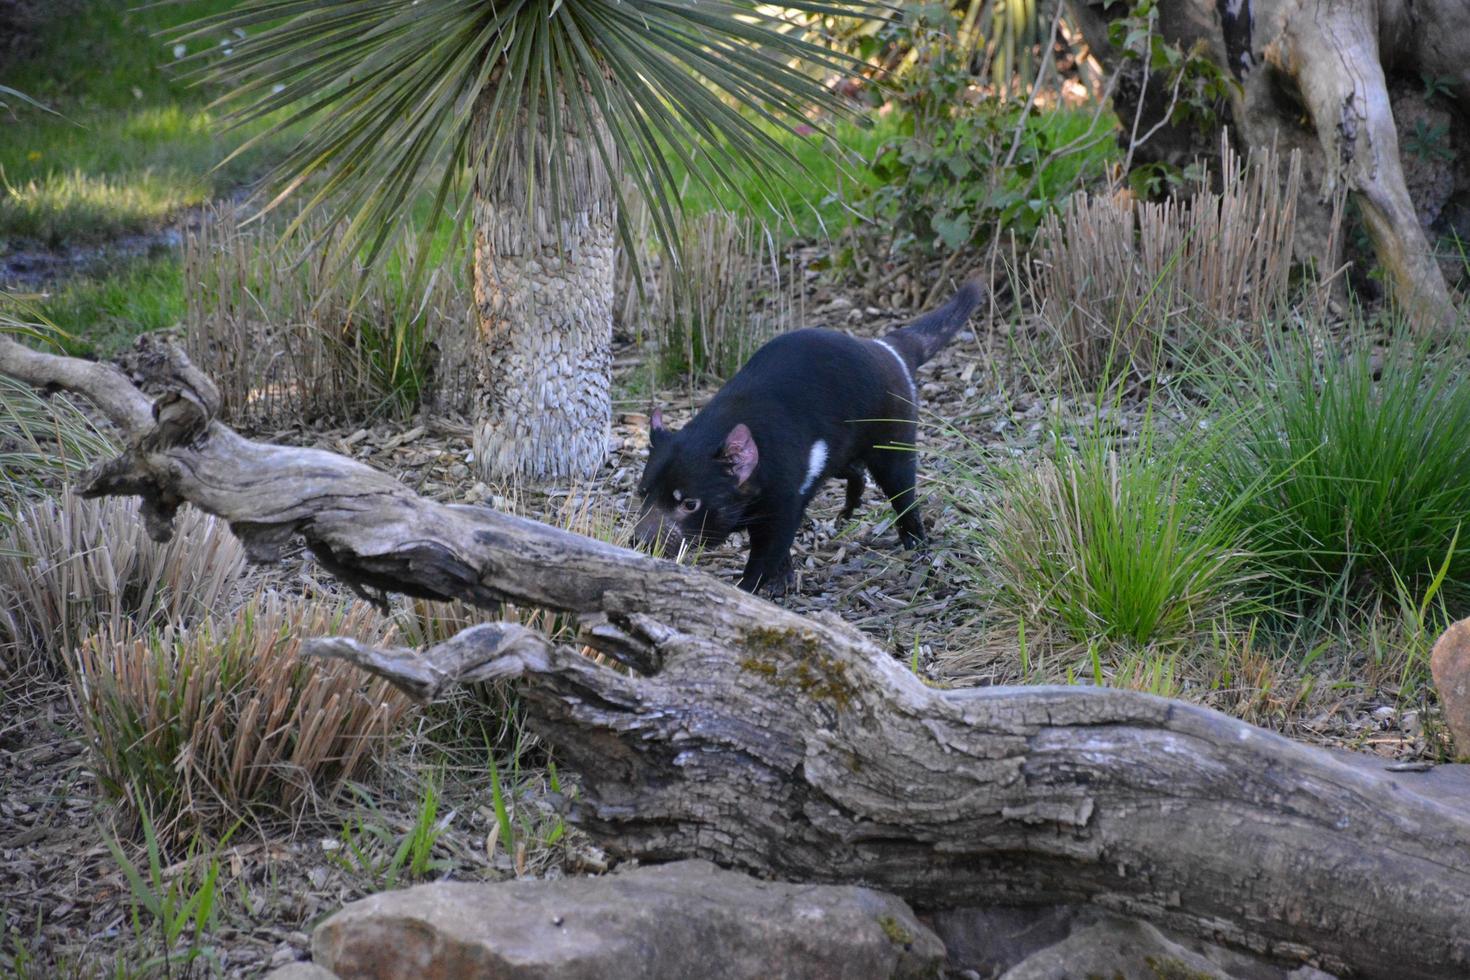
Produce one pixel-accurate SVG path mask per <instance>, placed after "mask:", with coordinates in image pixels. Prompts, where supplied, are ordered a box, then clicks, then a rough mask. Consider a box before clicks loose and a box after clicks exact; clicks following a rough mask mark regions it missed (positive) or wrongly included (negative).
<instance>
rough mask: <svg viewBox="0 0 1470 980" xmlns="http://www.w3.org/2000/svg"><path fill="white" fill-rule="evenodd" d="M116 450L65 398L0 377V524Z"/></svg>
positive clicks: (108, 438)
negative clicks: (46, 395) (17, 508)
mask: <svg viewBox="0 0 1470 980" xmlns="http://www.w3.org/2000/svg"><path fill="white" fill-rule="evenodd" d="M116 454H117V444H116V443H115V442H114V441H113V440H112V438H111V436H109V435H108V434H107V433H106V432H105V431H104V430H103V429H102V428H101V427H100V426H99V425H98V424H97V423H95V422H93V421H92V419H91V418H90V417H89V416H88V415H87V414H86V413H85V412H83V411H82V410H81V408H79V407H78V406H77V404H76V403H75V402H73V401H72V400H71V399H70V398H69V397H68V396H66V395H63V394H55V395H52V396H50V397H45V396H43V395H41V394H39V393H37V392H36V390H35V389H33V388H32V387H31V386H30V385H28V384H25V383H24V382H21V381H17V380H15V379H14V378H10V377H4V376H0V525H4V524H8V523H10V522H11V521H12V515H11V513H10V512H11V511H12V510H13V509H14V508H15V507H17V506H19V505H20V503H21V502H22V501H24V500H27V499H30V498H33V497H35V496H37V495H39V494H41V493H45V492H52V491H55V490H58V489H60V487H61V485H62V484H63V483H64V482H65V481H66V480H68V479H70V478H71V477H74V476H76V475H77V474H78V473H80V472H81V471H82V469H84V468H85V467H87V466H90V465H91V464H93V463H97V462H101V461H102V460H105V459H110V458H111V457H112V456H114V455H116Z"/></svg>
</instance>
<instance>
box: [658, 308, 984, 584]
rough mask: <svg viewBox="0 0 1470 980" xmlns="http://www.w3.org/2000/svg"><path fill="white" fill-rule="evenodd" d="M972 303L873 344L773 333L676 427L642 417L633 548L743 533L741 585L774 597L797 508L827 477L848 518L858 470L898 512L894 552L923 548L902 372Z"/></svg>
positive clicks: (785, 576) (952, 328)
mask: <svg viewBox="0 0 1470 980" xmlns="http://www.w3.org/2000/svg"><path fill="white" fill-rule="evenodd" d="M981 296H982V291H981V289H980V287H979V286H978V285H977V284H975V283H973V282H970V283H966V284H965V285H964V286H962V287H961V288H960V290H959V292H957V293H956V294H955V296H954V298H952V299H951V300H950V301H949V302H948V303H946V304H945V305H944V306H942V307H940V308H939V309H937V310H933V311H931V312H929V313H926V314H925V315H924V316H922V317H920V318H919V319H918V320H916V321H914V322H913V323H912V324H910V325H909V326H907V327H904V328H902V329H900V330H895V331H893V332H892V333H890V334H887V335H886V336H884V337H883V338H881V339H879V340H860V339H858V338H857V337H850V336H848V335H847V334H843V333H837V332H836V331H832V330H798V331H795V332H793V333H788V334H783V335H781V336H779V337H777V338H775V339H774V340H772V341H770V342H769V343H767V344H766V345H765V346H763V347H761V349H760V350H758V351H756V352H755V355H754V356H752V357H751V359H750V360H749V361H748V362H747V363H746V365H745V366H744V367H743V368H741V369H740V371H739V373H738V374H736V375H735V377H733V378H731V379H730V381H729V383H728V384H726V385H725V386H724V387H723V388H721V389H720V390H719V392H718V393H717V394H716V395H715V397H714V398H713V399H712V400H711V401H710V403H709V404H708V405H706V406H705V407H704V409H703V410H702V411H701V412H700V413H699V414H698V415H696V416H695V417H694V418H693V420H692V421H690V422H689V424H688V425H686V426H684V428H682V429H679V430H678V431H673V430H670V429H668V428H667V427H665V425H664V421H663V414H662V413H661V412H659V411H654V412H653V414H652V417H651V420H650V432H649V441H650V450H649V455H648V466H647V467H646V468H645V470H644V472H643V479H642V480H641V481H640V482H639V485H638V492H639V494H641V495H642V497H643V504H642V509H641V511H640V514H639V520H638V525H637V527H636V528H635V531H634V534H635V536H636V537H637V539H638V540H639V541H640V542H641V543H643V544H645V545H649V546H652V547H655V548H657V547H660V546H663V545H668V544H672V545H678V544H681V543H683V542H690V543H699V544H704V545H716V544H719V543H720V542H721V541H723V540H724V539H725V538H726V537H728V536H729V535H730V534H731V533H732V532H734V531H737V530H742V529H743V530H748V531H749V532H750V558H749V559H748V560H747V561H746V563H745V572H744V574H743V575H741V576H740V587H741V588H742V589H745V590H747V591H755V590H756V589H760V590H761V591H763V592H769V593H771V594H774V595H780V594H783V593H785V592H786V591H787V589H788V588H790V585H791V580H792V572H791V544H792V542H793V541H794V540H795V539H796V531H797V528H798V527H799V525H800V523H801V517H802V514H803V513H804V512H805V511H806V506H807V504H808V503H810V502H811V499H812V497H814V496H816V493H817V491H818V490H819V489H820V488H821V486H822V483H823V482H824V481H825V480H827V479H828V478H829V477H833V476H839V475H840V476H843V477H846V479H847V506H846V508H845V509H844V510H843V512H842V518H843V520H847V519H848V518H850V517H851V516H852V513H853V511H854V510H856V509H857V506H858V504H859V503H860V502H861V500H862V494H863V469H864V468H865V467H866V469H867V471H868V472H869V473H871V474H872V475H873V480H874V482H876V483H877V484H878V487H879V489H881V490H882V491H883V493H884V494H885V495H886V496H887V497H888V499H889V500H890V501H891V502H892V504H893V509H894V511H896V512H897V514H898V533H899V538H900V539H901V540H902V542H903V544H904V546H905V547H909V548H912V547H916V546H918V545H920V544H922V543H923V541H924V524H923V521H922V520H921V519H920V517H919V508H918V503H917V500H916V494H915V492H914V479H915V469H916V467H915V457H914V452H913V449H912V447H913V445H914V441H915V435H916V433H917V422H918V417H919V413H918V400H919V398H918V389H917V388H916V387H915V384H914V372H915V370H917V368H918V367H919V365H920V364H923V363H924V362H925V361H927V360H928V359H929V358H931V357H933V356H934V355H935V353H937V352H938V351H939V349H940V348H941V347H943V346H944V345H945V344H946V343H948V342H949V340H950V338H952V337H953V336H954V335H955V333H957V332H958V331H959V329H960V327H962V326H963V325H964V324H965V322H966V321H967V320H968V319H969V318H970V314H971V312H973V311H974V309H975V306H976V305H977V304H978V303H979V302H980V298H981Z"/></svg>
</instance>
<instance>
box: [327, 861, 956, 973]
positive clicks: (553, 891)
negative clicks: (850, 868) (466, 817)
mask: <svg viewBox="0 0 1470 980" xmlns="http://www.w3.org/2000/svg"><path fill="white" fill-rule="evenodd" d="M312 951H313V956H314V959H315V960H316V962H317V963H318V964H320V965H322V966H324V967H327V968H328V969H330V970H332V971H333V972H334V973H335V974H336V975H337V976H338V977H341V978H342V980H353V978H357V977H383V978H388V977H415V978H421V980H434V978H456V980H458V978H466V980H468V978H474V977H495V978H532V977H534V978H538V980H539V978H551V977H555V978H558V980H562V978H565V980H576V978H587V980H600V978H604V977H633V976H636V977H642V978H658V977H668V978H671V980H683V978H687V977H698V978H701V980H714V978H727V977H728V978H737V977H741V978H745V977H748V978H751V980H756V978H760V980H766V978H773V980H774V978H778V977H790V978H793V980H796V978H814V980H815V978H823V977H832V978H839V977H840V978H852V980H856V978H862V977H924V976H936V975H937V974H938V972H939V969H940V967H941V966H942V964H943V962H944V956H945V953H944V946H943V944H942V943H940V941H939V938H938V937H937V936H935V935H934V934H933V933H932V932H930V931H929V930H928V929H927V928H925V927H924V926H923V925H921V924H920V923H919V921H918V919H917V918H915V916H914V913H913V912H912V911H911V910H910V909H909V907H908V906H907V905H905V904H904V903H903V902H902V901H901V900H899V899H898V898H896V897H894V896H892V895H887V894H884V893H882V892H876V891H871V890H869V889H866V888H856V887H850V886H832V885H792V884H780V883H775V882H764V881H758V880H756V879H754V878H751V877H748V876H746V875H742V874H738V873H736V872H731V871H722V870H720V869H718V868H716V867H715V866H714V865H712V864H710V863H708V862H705V861H681V862H678V863H676V864H666V865H660V866H657V867H651V868H639V869H637V870H635V871H631V872H628V873H626V874H617V875H610V876H607V877H602V878H569V879H561V880H556V881H512V882H501V883H495V884H479V883H461V882H443V883H437V884H432V885H420V886H418V887H416V888H410V889H406V890H403V891H395V892H385V893H383V894H379V895H373V896H371V897H369V898H366V899H363V900H362V901H359V902H354V903H352V904H351V905H348V906H346V907H345V908H343V909H342V911H340V912H338V913H337V914H336V915H333V916H332V917H331V918H329V919H327V920H326V921H325V922H323V923H322V924H321V925H320V926H319V927H318V928H317V930H316V934H315V936H314V937H313V940H312Z"/></svg>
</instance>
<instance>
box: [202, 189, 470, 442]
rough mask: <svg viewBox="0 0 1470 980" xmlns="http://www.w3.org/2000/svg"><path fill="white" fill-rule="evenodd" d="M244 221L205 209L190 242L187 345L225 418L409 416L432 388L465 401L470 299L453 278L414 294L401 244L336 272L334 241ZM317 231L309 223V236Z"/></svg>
mask: <svg viewBox="0 0 1470 980" xmlns="http://www.w3.org/2000/svg"><path fill="white" fill-rule="evenodd" d="M242 221H243V218H242V216H241V215H240V214H239V213H238V212H237V211H236V210H235V209H234V208H233V207H231V206H229V205H222V206H219V207H217V208H213V209H210V210H209V211H208V212H207V213H206V215H205V220H204V221H202V222H201V223H200V226H199V228H198V229H197V230H194V231H191V232H190V233H189V234H188V235H187V237H186V238H185V241H184V276H185V279H184V281H185V283H186V289H185V294H186V297H187V312H186V318H185V343H186V348H187V351H188V354H189V357H190V358H191V359H192V360H193V361H194V363H195V364H197V365H198V366H199V367H200V368H201V369H202V370H203V371H204V372H205V373H206V374H208V375H210V377H212V378H213V379H214V381H215V383H216V384H218V385H219V387H220V391H221V392H222V393H223V394H224V396H225V415H226V418H227V420H228V421H229V422H231V423H232V424H236V425H245V426H250V427H256V428H268V427H270V426H274V425H283V424H287V423H291V422H295V421H318V420H337V421H340V420H344V419H351V420H359V419H366V418H372V417H376V416H380V415H389V416H406V415H410V414H412V412H413V410H414V409H416V408H417V407H418V406H419V404H420V403H421V401H422V400H423V399H424V398H426V397H427V396H428V394H429V392H430V389H432V390H434V391H436V392H437V393H438V396H439V399H440V402H439V403H440V404H441V406H442V407H450V408H459V407H461V406H460V405H459V403H458V402H456V401H455V399H456V398H457V397H458V393H460V392H461V391H462V389H463V380H464V376H463V367H462V365H463V364H465V363H466V362H465V361H464V360H463V358H459V357H456V356H455V352H456V351H459V350H461V349H462V347H463V343H464V340H463V338H462V336H461V335H462V334H463V332H464V329H465V324H466V323H467V322H468V320H469V309H470V306H469V296H468V292H467V291H466V290H465V289H464V288H463V287H462V286H461V285H460V284H459V281H458V280H457V279H456V278H455V277H454V276H452V275H449V274H447V273H439V274H436V275H434V277H433V278H432V279H431V280H430V282H429V288H428V290H427V295H423V294H418V295H415V294H413V293H412V291H411V290H410V289H409V285H410V281H411V278H412V267H413V263H412V260H411V258H410V256H409V255H408V254H407V253H406V252H400V254H399V255H398V256H396V260H395V261H394V262H392V263H390V264H389V266H388V267H387V268H386V269H384V270H380V271H379V272H377V273H376V274H374V275H372V276H370V277H364V275H363V270H361V269H354V270H352V272H351V274H349V275H346V276H344V277H342V278H341V279H340V280H334V279H333V278H331V277H330V276H329V275H328V272H329V269H328V265H327V263H326V260H325V258H324V256H325V255H327V254H328V252H329V251H330V249H322V250H318V251H315V252H308V251H306V250H305V249H304V246H300V245H293V246H292V247H291V248H290V249H283V248H281V247H279V246H278V245H277V234H276V232H275V231H274V230H273V229H271V228H269V227H264V226H254V227H242ZM322 231H323V229H322V227H321V226H319V225H313V224H310V223H309V224H308V226H307V227H306V228H305V229H304V233H303V236H302V237H303V238H304V239H307V240H309V239H310V238H312V237H314V236H316V235H319V234H321V233H322ZM358 282H363V283H364V286H363V293H362V295H361V296H360V297H357V298H356V299H354V296H353V294H352V289H353V288H354V286H355V284H357V283H358Z"/></svg>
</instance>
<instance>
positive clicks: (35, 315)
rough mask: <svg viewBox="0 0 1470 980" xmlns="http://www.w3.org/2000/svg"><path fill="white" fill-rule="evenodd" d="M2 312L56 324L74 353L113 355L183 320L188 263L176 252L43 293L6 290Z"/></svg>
mask: <svg viewBox="0 0 1470 980" xmlns="http://www.w3.org/2000/svg"><path fill="white" fill-rule="evenodd" d="M0 313H9V314H10V315H12V316H14V317H16V318H17V319H20V320H36V319H40V320H43V321H45V322H47V323H50V324H52V325H53V326H55V327H56V328H57V329H58V330H59V331H60V335H59V336H58V341H59V343H60V344H61V346H62V347H63V348H64V349H65V350H66V352H67V353H69V354H73V355H77V356H82V357H100V358H106V357H112V356H114V355H116V354H118V353H120V352H121V351H123V350H124V349H126V348H127V347H128V345H130V344H131V343H132V342H133V338H135V337H137V336H138V335H139V334H142V333H147V332H148V331H150V330H161V329H163V328H164V327H171V326H173V325H174V324H176V323H178V322H179V320H180V319H182V318H183V315H184V277H183V275H182V265H181V263H180V260H179V256H178V255H177V254H174V253H173V252H163V253H161V254H157V255H151V256H140V257H137V258H131V259H126V260H123V261H120V262H117V263H114V264H112V265H109V266H107V267H106V268H104V269H98V271H97V272H96V273H94V274H86V275H81V276H77V277H75V278H71V279H67V280H65V281H64V282H61V283H59V284H58V285H56V286H54V287H52V288H51V289H50V291H48V292H46V293H43V294H41V295H39V296H28V295H25V294H21V295H20V296H19V297H17V298H8V297H6V296H4V295H3V294H0Z"/></svg>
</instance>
